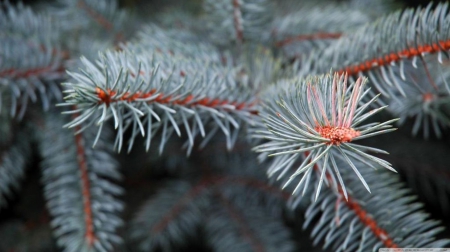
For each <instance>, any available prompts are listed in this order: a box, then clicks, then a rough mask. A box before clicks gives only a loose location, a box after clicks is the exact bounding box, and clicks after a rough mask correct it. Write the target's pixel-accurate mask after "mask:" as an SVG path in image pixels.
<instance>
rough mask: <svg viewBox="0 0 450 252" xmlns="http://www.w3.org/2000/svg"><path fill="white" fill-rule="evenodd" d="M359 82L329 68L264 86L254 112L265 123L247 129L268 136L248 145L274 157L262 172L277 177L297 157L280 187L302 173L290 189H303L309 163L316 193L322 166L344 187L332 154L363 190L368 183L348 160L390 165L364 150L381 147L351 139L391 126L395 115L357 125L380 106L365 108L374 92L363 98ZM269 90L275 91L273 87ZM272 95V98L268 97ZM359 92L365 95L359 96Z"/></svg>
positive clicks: (367, 187) (388, 166) (386, 130)
mask: <svg viewBox="0 0 450 252" xmlns="http://www.w3.org/2000/svg"><path fill="white" fill-rule="evenodd" d="M365 85H366V79H363V78H358V80H357V81H356V82H354V83H350V84H349V83H347V75H344V74H343V75H339V74H337V73H335V74H334V75H333V76H331V74H328V75H323V76H311V77H308V78H306V79H292V80H282V81H280V82H279V83H277V85H276V86H275V87H274V88H272V89H269V90H268V91H267V94H268V95H267V97H268V98H267V99H266V100H265V101H264V103H263V108H262V111H260V113H259V114H260V116H261V117H262V119H263V121H264V123H265V125H266V128H264V129H261V130H259V131H255V133H254V134H253V138H257V139H264V140H267V141H268V142H266V143H262V144H260V145H258V146H256V147H255V148H254V150H255V151H256V152H261V153H262V154H263V155H267V154H268V155H269V156H273V157H274V158H273V159H274V160H273V161H272V163H271V165H270V167H269V169H268V172H267V173H268V175H269V176H273V175H275V174H278V179H280V178H283V177H284V176H286V173H287V172H288V171H289V170H290V169H291V167H292V166H294V165H297V164H296V163H297V162H298V161H300V160H301V164H300V165H299V166H298V168H297V169H296V171H295V172H294V173H293V174H292V175H291V176H290V178H289V179H288V180H287V182H286V183H285V184H284V186H283V187H286V186H287V185H289V184H290V183H291V182H292V181H293V180H294V179H295V178H296V177H297V176H299V175H300V174H302V173H303V174H304V175H303V177H302V179H301V180H300V182H298V185H297V186H296V188H295V189H294V193H296V192H297V191H299V190H300V189H301V188H302V186H303V188H304V189H303V194H304V193H305V191H306V189H307V187H308V181H309V180H310V176H311V174H312V172H311V171H312V170H313V167H314V165H318V166H319V167H320V170H321V174H322V175H321V179H320V180H319V185H318V190H317V193H316V198H317V197H318V195H319V192H320V188H321V185H322V182H323V181H324V178H325V176H324V175H325V174H326V173H327V171H328V173H329V174H330V175H331V176H333V179H334V180H335V181H337V180H336V178H337V179H338V180H339V183H340V185H341V187H342V188H343V190H344V194H345V193H346V191H345V185H344V184H343V181H342V177H341V175H340V170H341V169H339V168H338V166H337V165H336V160H344V161H345V162H346V163H347V164H348V165H349V168H351V169H352V170H353V171H354V172H355V174H357V175H358V177H359V179H360V180H361V182H362V183H363V185H364V187H365V188H366V189H367V190H368V191H369V192H370V189H369V186H368V185H367V183H366V181H365V179H364V178H363V177H362V176H361V174H360V172H359V169H358V168H357V167H355V165H354V161H356V160H359V161H362V162H364V163H366V164H367V165H368V166H370V167H373V165H374V164H377V165H380V166H382V167H384V168H386V169H389V170H391V171H395V170H394V169H393V168H392V167H391V165H390V164H389V163H388V162H386V161H384V160H382V159H380V158H377V157H375V156H372V155H370V154H368V153H366V152H367V151H372V152H375V153H386V152H385V151H383V150H379V149H376V148H372V147H368V146H362V145H359V144H355V143H353V141H355V140H358V139H363V138H367V137H371V136H375V135H378V134H383V133H387V132H391V131H393V130H395V129H393V128H392V127H391V125H390V123H392V122H394V121H396V120H395V119H394V120H389V121H387V122H383V123H369V124H365V125H360V124H361V123H362V122H363V121H364V120H366V119H367V118H369V117H370V116H372V115H373V114H375V113H377V112H379V111H381V110H382V109H384V108H385V107H381V108H378V109H374V110H371V111H366V109H367V108H368V107H369V106H370V105H371V104H372V103H373V102H374V101H375V99H376V98H377V96H375V97H373V98H370V97H369V98H367V96H368V92H369V89H366V88H365ZM274 90H278V92H276V93H275V92H274ZM276 95H278V98H275V99H274V96H275V97H276ZM364 97H365V98H367V99H368V100H369V101H368V102H362V98H364Z"/></svg>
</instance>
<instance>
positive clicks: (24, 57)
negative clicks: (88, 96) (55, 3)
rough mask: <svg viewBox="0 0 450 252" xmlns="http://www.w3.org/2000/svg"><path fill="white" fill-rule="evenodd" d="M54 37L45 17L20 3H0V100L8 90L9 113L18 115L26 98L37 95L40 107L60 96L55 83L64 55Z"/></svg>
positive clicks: (24, 106)
mask: <svg viewBox="0 0 450 252" xmlns="http://www.w3.org/2000/svg"><path fill="white" fill-rule="evenodd" d="M58 36H59V31H58V30H57V29H55V27H54V25H53V24H52V23H51V20H50V19H49V18H48V17H45V16H44V15H39V14H35V13H34V12H33V11H32V10H31V9H30V8H28V7H25V6H23V5H21V4H19V5H18V6H12V5H11V4H9V3H8V2H6V3H2V4H1V5H0V55H1V58H0V60H1V65H0V100H1V96H3V93H5V92H6V91H7V90H8V89H9V92H10V96H11V99H10V100H11V106H10V113H11V114H12V115H15V114H16V113H18V115H19V118H21V117H22V116H23V114H24V113H25V109H26V107H27V103H28V102H29V100H31V101H33V102H36V101H37V99H38V96H40V98H41V102H42V104H43V107H44V109H48V108H49V106H50V101H51V99H52V97H56V98H57V99H58V98H60V97H61V96H60V91H59V88H58V86H57V84H56V82H57V81H58V80H61V79H62V78H64V76H65V73H64V67H63V62H62V61H63V59H64V57H67V55H65V53H64V52H63V51H62V50H61V49H60V48H59V47H58V43H57V39H58ZM8 107H9V106H8ZM0 108H1V105H0ZM19 109H20V111H17V110H19Z"/></svg>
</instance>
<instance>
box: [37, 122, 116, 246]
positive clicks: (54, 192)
mask: <svg viewBox="0 0 450 252" xmlns="http://www.w3.org/2000/svg"><path fill="white" fill-rule="evenodd" d="M66 120H67V118H64V117H62V116H60V115H54V114H48V115H47V116H46V117H45V121H44V129H43V130H44V134H43V135H42V136H39V140H40V143H39V144H40V145H39V147H40V151H41V154H42V157H43V161H42V163H41V166H42V174H43V175H42V183H43V184H44V196H45V198H46V200H47V208H48V210H49V212H50V214H51V215H52V217H53V220H52V222H51V225H52V227H53V228H54V236H55V237H56V238H57V241H58V245H59V246H60V247H62V248H64V251H80V250H81V251H112V250H113V248H114V245H115V244H118V243H120V242H121V238H120V237H119V236H118V235H117V234H116V233H115V232H116V229H117V228H118V227H119V226H121V225H122V220H121V218H120V217H119V216H118V214H119V213H120V212H121V211H122V209H123V204H122V203H121V202H120V201H119V200H118V199H117V197H118V196H119V195H121V194H122V193H123V190H122V189H121V188H120V187H119V186H117V185H115V184H113V183H112V182H111V180H113V181H114V180H116V181H117V180H119V179H120V178H121V175H120V173H119V172H118V170H117V163H116V162H115V160H114V159H113V158H112V156H111V154H110V153H109V152H110V151H108V150H109V149H110V145H109V143H107V142H104V141H105V140H104V139H100V140H99V142H98V144H97V149H96V150H93V149H91V148H90V146H91V145H92V140H93V139H94V137H95V135H92V132H89V131H84V132H83V133H82V134H78V135H76V136H73V135H72V134H73V133H72V134H70V133H69V136H70V135H72V136H70V137H67V133H68V131H67V130H66V129H63V128H62V125H63V124H64V123H65V121H66Z"/></svg>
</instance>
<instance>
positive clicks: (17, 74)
mask: <svg viewBox="0 0 450 252" xmlns="http://www.w3.org/2000/svg"><path fill="white" fill-rule="evenodd" d="M64 71H65V69H64V68H62V67H59V68H56V69H54V68H53V67H49V66H47V67H38V68H32V69H28V70H19V69H14V68H11V69H6V70H3V71H1V72H0V77H7V76H8V77H14V78H28V77H31V76H43V75H45V74H49V73H55V72H57V73H61V74H62V73H64Z"/></svg>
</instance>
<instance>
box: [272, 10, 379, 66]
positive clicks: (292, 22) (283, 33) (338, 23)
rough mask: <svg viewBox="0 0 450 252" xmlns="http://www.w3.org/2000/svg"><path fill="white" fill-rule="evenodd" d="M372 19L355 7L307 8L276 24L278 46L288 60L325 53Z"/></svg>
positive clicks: (278, 19)
mask: <svg viewBox="0 0 450 252" xmlns="http://www.w3.org/2000/svg"><path fill="white" fill-rule="evenodd" d="M370 20H371V19H370V17H369V16H368V15H367V14H366V13H365V12H363V11H362V10H361V9H357V8H355V7H354V6H353V5H351V4H347V3H340V4H333V3H327V4H326V6H323V5H318V4H316V5H312V6H310V5H306V7H305V6H303V7H302V8H300V10H297V11H295V12H292V13H289V14H287V15H283V16H280V17H278V18H277V19H276V20H275V21H274V22H273V24H272V37H273V40H274V45H275V46H276V47H278V48H281V49H282V50H283V52H284V54H285V55H286V56H287V57H288V58H292V57H296V58H298V57H299V56H301V55H307V54H308V53H309V52H310V51H311V50H312V49H317V50H322V49H325V48H326V47H328V46H329V45H330V44H331V42H332V41H334V40H336V39H338V38H340V37H341V36H342V34H344V33H349V32H351V31H352V30H355V29H356V28H358V27H360V26H362V25H363V24H366V23H368V22H369V21H370Z"/></svg>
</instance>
